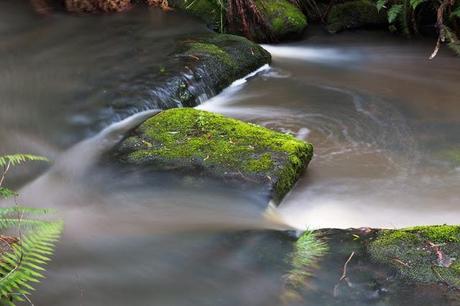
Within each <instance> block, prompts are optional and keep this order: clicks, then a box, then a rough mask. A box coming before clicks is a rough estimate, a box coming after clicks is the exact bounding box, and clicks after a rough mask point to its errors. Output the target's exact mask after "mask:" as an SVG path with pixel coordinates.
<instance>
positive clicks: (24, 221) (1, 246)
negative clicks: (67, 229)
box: [0, 154, 63, 305]
mask: <svg viewBox="0 0 460 306" xmlns="http://www.w3.org/2000/svg"><path fill="white" fill-rule="evenodd" d="M28 160H33V161H36V160H42V161H43V160H46V159H45V158H43V157H39V156H34V155H29V154H16V155H6V156H0V167H1V168H3V171H2V172H1V175H0V198H3V199H8V198H14V197H16V196H17V194H16V192H14V191H12V190H10V189H8V188H6V187H4V186H3V183H4V180H5V176H6V174H7V173H8V171H9V170H10V168H11V167H12V166H16V165H19V164H21V163H23V162H25V161H28ZM48 213H49V211H48V210H45V209H36V208H26V207H19V206H15V207H9V208H0V231H1V233H2V234H1V235H0V304H1V305H14V304H15V303H16V302H22V301H29V302H30V300H29V298H28V295H30V293H31V291H32V290H33V287H32V286H31V283H36V282H38V280H39V279H40V278H42V277H43V274H42V273H43V271H44V268H43V266H44V265H45V264H46V263H47V262H48V261H49V260H50V256H51V255H52V252H53V249H54V244H55V242H56V241H57V239H58V238H59V236H60V234H61V232H62V229H63V224H62V222H61V221H54V220H46V219H42V218H40V217H41V216H43V215H46V214H48Z"/></svg>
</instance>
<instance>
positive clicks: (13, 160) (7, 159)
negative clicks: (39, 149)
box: [0, 154, 48, 167]
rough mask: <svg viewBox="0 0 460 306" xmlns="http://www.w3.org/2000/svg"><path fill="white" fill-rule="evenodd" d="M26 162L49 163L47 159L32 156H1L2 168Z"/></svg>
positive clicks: (0, 163)
mask: <svg viewBox="0 0 460 306" xmlns="http://www.w3.org/2000/svg"><path fill="white" fill-rule="evenodd" d="M26 161H48V159H47V158H46V157H42V156H37V155H32V154H12V155H3V156H0V167H3V166H6V165H8V164H10V165H11V166H17V165H20V164H22V163H24V162H26Z"/></svg>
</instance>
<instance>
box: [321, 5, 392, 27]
mask: <svg viewBox="0 0 460 306" xmlns="http://www.w3.org/2000/svg"><path fill="white" fill-rule="evenodd" d="M386 23H387V19H386V16H385V13H384V12H383V11H382V12H380V13H379V12H378V11H377V7H376V6H375V4H374V3H372V2H370V1H367V0H357V1H350V2H345V3H341V4H336V5H334V6H333V7H332V9H331V11H330V12H329V14H328V18H327V24H328V26H327V28H328V30H329V32H331V33H336V32H339V31H343V30H347V29H356V28H361V27H376V26H381V25H385V24H386Z"/></svg>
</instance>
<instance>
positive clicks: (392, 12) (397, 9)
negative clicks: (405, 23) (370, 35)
mask: <svg viewBox="0 0 460 306" xmlns="http://www.w3.org/2000/svg"><path fill="white" fill-rule="evenodd" d="M403 8H404V6H403V5H402V4H394V5H392V6H391V7H390V9H389V10H388V23H393V22H395V21H396V19H397V18H398V17H399V16H400V15H401V13H402V12H403Z"/></svg>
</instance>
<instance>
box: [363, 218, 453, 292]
mask: <svg viewBox="0 0 460 306" xmlns="http://www.w3.org/2000/svg"><path fill="white" fill-rule="evenodd" d="M368 249H369V253H370V255H371V256H372V258H373V259H374V260H376V261H377V262H379V263H382V264H386V265H389V266H391V267H392V268H394V269H396V270H397V271H398V273H399V275H400V276H401V277H403V278H406V279H408V280H411V281H415V282H420V283H438V282H442V283H445V284H448V285H449V286H452V287H456V288H460V261H458V260H459V259H460V226H448V225H442V226H418V227H413V228H407V229H401V230H383V231H382V232H381V233H379V234H378V235H377V237H376V239H375V240H374V241H372V242H371V243H370V244H369V248H368Z"/></svg>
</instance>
